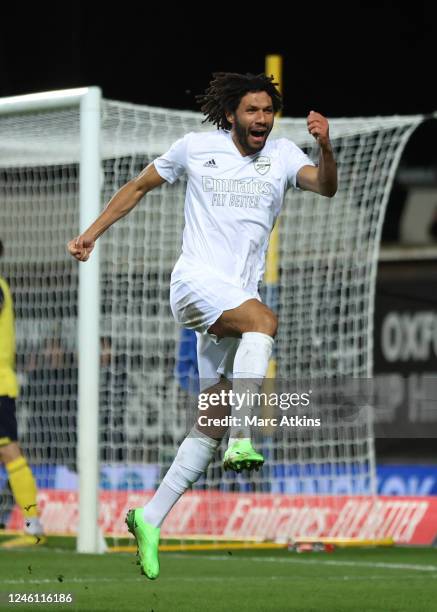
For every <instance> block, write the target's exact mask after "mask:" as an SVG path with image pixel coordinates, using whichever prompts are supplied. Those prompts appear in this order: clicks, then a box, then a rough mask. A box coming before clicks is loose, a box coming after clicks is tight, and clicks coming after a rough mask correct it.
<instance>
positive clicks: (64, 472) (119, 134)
mask: <svg viewBox="0 0 437 612" xmlns="http://www.w3.org/2000/svg"><path fill="white" fill-rule="evenodd" d="M423 119H424V117H423V116H421V115H416V116H409V117H369V118H342V119H332V120H331V121H330V132H331V138H332V143H333V148H334V152H335V155H336V159H337V163H338V170H339V190H338V193H337V195H336V196H335V197H334V198H333V199H332V200H327V199H326V198H321V197H319V196H317V195H315V194H312V193H309V192H303V191H298V190H290V191H289V192H288V193H287V196H286V200H285V204H284V208H283V211H282V213H281V223H280V227H279V241H278V243H279V244H278V266H277V273H278V290H277V302H276V303H277V309H278V314H279V320H280V327H279V332H278V337H277V342H276V347H277V351H276V363H277V368H276V377H277V380H279V381H281V380H282V381H284V380H289V381H298V380H301V381H302V380H308V379H316V380H320V379H321V380H331V379H333V378H335V376H336V375H338V374H339V375H342V376H346V377H350V378H351V379H355V378H358V379H359V378H368V377H371V376H372V349H373V346H372V332H373V303H374V291H375V278H376V268H377V259H378V250H379V242H380V235H381V228H382V221H383V216H384V210H385V207H386V204H387V201H388V196H389V193H390V189H391V184H392V181H393V177H394V173H395V171H396V167H397V164H398V162H399V158H400V155H401V153H402V150H403V148H404V146H405V144H406V142H407V140H408V138H409V136H410V134H411V133H412V131H413V130H414V129H415V128H416V127H417V125H419V123H421V121H423ZM201 122H202V117H201V115H200V114H199V113H194V112H188V111H174V110H168V109H162V108H153V107H148V106H138V105H134V104H128V103H124V102H116V101H110V100H104V99H101V94H100V91H99V89H98V88H84V89H79V90H67V91H65V92H50V93H48V94H33V95H31V96H20V97H17V98H8V99H3V100H0V196H1V198H2V206H1V207H0V235H1V237H2V239H3V242H4V246H5V256H4V258H3V259H2V262H1V273H2V275H4V276H5V277H6V278H7V279H8V280H9V281H10V284H11V288H12V291H13V295H14V299H15V307H16V327H17V358H18V370H19V372H20V376H21V378H22V393H21V396H20V398H19V401H18V403H17V404H18V420H19V431H20V440H21V441H22V444H23V447H24V448H25V450H26V452H27V455H28V456H29V459H30V463H31V464H32V466H34V467H35V470H36V472H37V477H38V478H39V482H40V483H43V484H42V485H41V488H42V489H43V495H44V496H45V498H44V500H45V501H44V503H45V504H46V507H47V515H49V511H50V512H51V514H50V517H51V519H50V520H51V524H50V525H48V528H49V529H51V530H53V531H57V532H59V531H64V532H65V531H68V530H69V529H71V531H72V532H74V533H76V532H77V533H78V550H79V551H81V552H98V551H99V550H101V546H100V542H101V539H100V538H99V531H98V527H97V524H98V516H99V519H100V524H101V527H102V530H103V531H104V532H106V533H109V534H111V535H114V536H117V537H118V536H120V537H121V536H123V534H125V530H124V523H123V518H124V513H125V511H126V508H128V507H129V506H139V505H143V503H144V502H145V500H146V499H147V497H148V496H150V495H151V494H152V491H153V490H154V489H155V488H156V487H157V486H158V484H159V482H160V480H161V479H162V476H163V474H164V473H165V471H166V469H167V468H168V466H169V464H170V462H171V460H172V459H173V457H174V454H175V452H176V449H177V446H178V444H179V443H180V442H181V440H182V439H183V437H184V435H185V434H186V432H187V430H188V429H189V427H188V426H187V425H188V424H187V419H186V414H185V411H186V408H187V406H190V405H191V404H192V398H190V397H189V394H188V392H187V390H186V389H187V386H186V385H185V384H184V383H183V382H182V381H181V376H179V375H176V374H175V372H178V371H179V370H178V362H180V361H181V360H182V361H184V363H185V364H186V365H188V366H189V367H190V368H191V366H192V365H193V364H192V356H191V355H192V352H193V351H192V350H185V349H184V350H181V346H182V344H183V343H184V342H185V340H186V339H185V337H182V336H181V330H180V329H179V328H178V326H177V325H176V324H175V322H174V320H173V317H172V314H171V311H170V306H169V295H168V294H169V281H170V274H171V270H172V267H173V265H174V263H175V261H176V259H177V257H178V254H179V251H180V246H181V238H182V231H183V226H184V211H183V205H184V194H185V187H186V178H183V179H182V180H180V181H177V182H176V183H175V184H174V185H169V184H166V183H164V184H163V185H162V186H161V187H159V188H157V189H155V190H153V192H151V193H149V194H148V195H147V197H146V199H145V202H143V203H141V204H140V205H139V206H138V207H137V208H136V209H135V211H134V212H133V213H132V214H130V215H127V216H126V217H125V218H123V219H122V220H120V221H119V222H118V223H117V224H116V225H114V226H113V227H112V228H111V229H110V230H109V231H108V232H106V233H105V234H104V236H102V238H101V239H99V241H98V244H99V247H98V248H96V249H95V250H94V252H93V255H92V257H91V258H90V260H89V261H88V262H87V263H86V264H80V265H79V264H77V262H75V261H74V260H73V259H72V258H71V257H70V256H69V255H68V254H67V253H66V248H65V245H66V243H67V241H68V240H69V239H71V238H72V237H73V236H75V235H77V234H78V233H79V232H80V231H82V230H83V229H84V228H85V227H86V226H88V225H89V224H90V222H91V221H92V220H93V219H94V218H95V217H96V216H97V215H98V213H99V211H100V210H101V206H102V203H103V202H107V201H108V199H109V198H110V197H111V195H112V194H113V193H114V192H115V191H117V190H118V189H119V188H120V187H121V186H122V185H123V184H124V183H125V182H127V181H128V180H129V179H131V178H132V177H133V176H135V175H136V174H138V173H139V172H140V171H141V170H142V168H144V167H145V166H146V165H147V164H148V163H150V162H151V161H152V160H153V159H154V158H156V157H157V156H158V155H160V154H162V153H163V152H165V151H166V150H167V149H168V148H169V147H170V145H171V144H172V143H173V142H174V141H175V140H177V139H178V138H181V137H182V136H183V135H184V134H186V133H187V132H191V131H203V130H209V129H211V127H210V126H206V125H204V124H202V123H201ZM272 137H287V138H290V139H291V140H293V141H294V142H295V143H296V144H297V145H299V146H300V147H301V148H302V149H303V150H304V151H305V152H306V153H308V154H309V155H310V156H311V157H312V158H313V159H314V161H317V158H318V150H317V145H316V144H315V143H314V139H313V138H312V137H311V136H310V135H309V134H308V132H307V128H306V122H305V119H303V118H300V119H291V118H281V120H280V122H278V125H277V128H275V133H274V134H272ZM264 178H265V177H264ZM190 342H191V340H189V339H188V341H187V345H189V344H190ZM184 346H185V345H184ZM192 348H193V347H192V346H191V349H192ZM190 371H193V368H192V369H191V370H190ZM77 444H78V449H77V451H76V445H77ZM263 450H265V454H266V466H265V468H264V469H263V470H262V471H260V472H258V473H256V474H253V475H252V477H251V478H250V479H248V478H246V476H245V475H241V474H240V475H229V474H224V473H223V470H222V468H221V456H222V452H223V449H222V448H220V449H219V451H218V453H217V456H216V458H215V459H214V461H213V462H212V464H211V465H210V467H209V469H208V472H207V475H206V476H205V478H202V479H201V480H200V481H199V482H198V483H197V484H196V485H195V487H193V491H191V492H189V493H188V494H187V495H186V496H184V498H183V499H182V500H181V501H180V502H179V503H178V504H177V506H176V508H175V510H174V512H175V514H170V515H169V517H168V519H167V521H166V523H165V524H164V528H163V533H164V535H167V536H169V537H170V536H172V537H177V538H182V537H186V536H193V535H200V536H203V537H209V538H212V539H216V540H218V539H220V537H222V536H223V537H227V538H231V539H260V538H267V539H277V538H278V534H279V532H280V531H281V530H282V531H283V532H284V533H283V534H282V535H284V537H291V536H293V537H294V536H302V537H308V536H309V535H310V534H311V533H313V530H314V529H315V527H314V524H313V523H311V524H310V523H309V517H310V516H313V517H314V521H315V524H317V525H318V526H319V527H320V528H321V525H322V524H323V521H322V520H321V518H320V517H325V516H330V517H331V518H332V525H331V527H332V529H331V531H330V532H329V534H327V532H326V530H325V531H322V532H320V534H319V535H320V536H322V535H323V536H326V535H332V536H335V537H350V536H354V534H355V531H354V529H355V527H354V526H355V525H356V520H355V519H356V518H357V517H359V516H366V515H368V516H372V513H371V506H370V505H369V506H362V507H360V508H357V506H356V505H355V504H354V502H350V503H349V502H348V501H347V499H346V498H348V499H349V498H351V499H352V498H359V497H366V498H370V497H372V496H373V495H374V493H375V482H376V478H375V457H374V449H373V430H372V419H371V412H370V410H369V411H367V412H365V413H363V414H362V415H361V419H360V420H359V421H355V422H344V423H341V424H340V425H338V423H337V424H336V423H335V422H332V423H329V427H326V428H325V429H324V431H323V432H322V433H317V432H316V431H310V430H308V429H305V428H304V429H303V430H302V431H291V430H290V431H276V432H272V431H269V433H268V435H266V440H265V444H264V448H263ZM99 460H100V471H99ZM77 472H79V474H80V481H79V486H78V487H77V482H76V473H77ZM0 476H1V474H0ZM61 487H62V488H63V489H62V491H59V492H58V490H59V489H60V488H61ZM77 489H78V491H79V499H80V502H79V521H78V522H77V524H76V516H77V509H76V506H75V503H76V497H75V495H76V490H77ZM99 489H100V496H99ZM53 490H54V493H53ZM44 491H46V492H44ZM57 496H58V497H57ZM59 496H60V497H59ZM58 499H62V500H63V502H62V503H63V509H64V512H63V513H60V512H58V513H57V514H56V512H55V506H56V503H58V502H57V500H58ZM98 499H100V501H101V509H100V513H99V511H98ZM365 503H366V504H367V503H368V502H367V501H366V502H365ZM369 503H370V502H369ZM1 510H2V505H1V503H0V511H1ZM65 517H68V520H67V519H66V518H65ZM284 517H288V518H287V521H285V519H284ZM43 518H44V516H43ZM374 518H375V517H374V516H373V519H374ZM363 520H364V519H363ZM63 521H64V522H63ZM284 521H285V523H284ZM375 524H376V523H375ZM73 525H74V530H73V527H72V526H73ZM284 525H285V526H284ZM76 528H77V529H76ZM366 529H367V531H366V530H364V531H365V532H366V536H367V539H368V538H370V539H372V538H373V532H372V531H371V526H369V525H368V526H367V527H366ZM311 530H312V531H311ZM369 530H370V531H369ZM281 533H282V532H281Z"/></svg>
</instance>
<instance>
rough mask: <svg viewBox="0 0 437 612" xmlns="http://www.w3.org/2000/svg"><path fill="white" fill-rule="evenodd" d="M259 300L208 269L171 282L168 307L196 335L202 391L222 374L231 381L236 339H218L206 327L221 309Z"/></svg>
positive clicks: (228, 308) (215, 319)
mask: <svg viewBox="0 0 437 612" xmlns="http://www.w3.org/2000/svg"><path fill="white" fill-rule="evenodd" d="M251 299H258V300H260V297H259V294H258V293H256V294H253V293H250V292H248V291H246V290H245V289H242V288H241V287H237V286H236V285H233V284H231V283H228V282H226V281H225V280H223V279H220V278H217V277H214V278H211V275H210V274H209V273H207V272H203V271H202V272H200V271H199V272H198V271H196V275H195V276H194V275H192V276H190V278H188V277H182V278H181V277H179V278H178V279H177V280H174V281H172V283H171V285H170V306H171V310H172V312H173V316H174V318H175V320H176V321H177V322H178V323H179V324H180V325H182V326H184V327H186V328H188V329H193V330H194V331H195V332H196V336H197V364H198V369H199V379H200V386H201V391H202V390H203V389H206V388H208V387H210V386H212V385H213V384H215V383H216V382H218V380H219V379H220V376H222V375H223V376H225V378H227V379H228V380H232V371H233V366H234V358H235V353H236V351H237V348H238V345H239V343H240V340H239V338H222V339H220V340H218V339H217V337H216V336H214V335H213V334H208V333H207V332H208V329H209V328H210V327H211V325H213V323H215V322H216V321H217V319H218V318H219V317H220V316H221V314H222V313H223V311H225V310H231V309H232V308H237V307H238V306H240V305H241V304H243V303H244V302H247V300H251Z"/></svg>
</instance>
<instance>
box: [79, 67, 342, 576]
mask: <svg viewBox="0 0 437 612" xmlns="http://www.w3.org/2000/svg"><path fill="white" fill-rule="evenodd" d="M213 77H214V78H213V80H212V81H211V83H210V86H209V88H208V89H207V90H206V92H205V94H204V95H202V96H199V102H200V104H201V109H202V111H203V113H204V114H205V116H206V119H205V121H209V122H211V123H212V124H213V125H215V126H216V128H217V129H216V130H214V131H209V132H201V133H189V134H187V135H186V136H184V137H183V138H181V139H180V140H178V141H177V142H175V143H174V144H173V145H172V147H171V148H170V149H169V151H167V153H165V154H164V155H162V156H161V157H159V158H158V159H156V160H155V161H154V162H153V163H151V164H150V165H149V166H147V168H145V169H144V170H143V171H142V172H141V173H140V174H139V175H138V176H137V177H136V178H134V179H132V180H131V181H129V182H128V183H127V184H126V185H124V186H123V187H122V188H121V189H120V190H119V191H118V192H117V193H116V194H115V195H114V196H113V198H112V199H111V200H110V202H109V203H108V205H107V207H106V208H105V210H104V211H103V213H102V214H101V215H100V216H99V217H98V218H97V220H96V221H95V222H94V223H93V224H92V225H91V226H90V227H89V228H88V229H87V230H86V231H85V232H84V233H83V234H81V235H80V236H78V237H77V238H74V239H73V240H71V241H70V242H69V244H68V249H69V252H70V253H71V255H73V256H74V257H75V258H76V259H77V260H78V261H86V260H87V259H88V257H89V256H90V253H91V251H92V249H93V247H94V243H95V240H96V239H97V238H98V237H99V236H101V234H103V232H104V231H106V230H107V229H108V227H110V226H111V225H112V224H113V223H115V222H116V221H117V220H118V219H120V218H121V217H123V216H124V215H126V214H127V213H128V212H129V211H130V210H132V209H133V208H134V207H135V206H136V204H137V203H138V202H139V201H140V199H141V198H142V197H143V196H144V195H145V194H146V193H147V192H149V191H151V190H152V189H154V188H156V187H158V186H159V185H161V184H162V183H164V182H165V181H167V182H168V183H174V182H175V181H176V180H177V179H178V178H179V177H180V176H182V175H183V174H184V173H185V174H187V176H188V184H187V191H186V198H185V229H184V235H183V246H182V254H181V256H180V258H179V260H178V262H177V263H176V266H175V268H174V269H173V272H172V277H171V286H170V303H171V307H172V311H173V315H174V317H175V319H176V321H177V322H178V323H180V324H181V325H183V326H184V327H186V328H188V329H193V330H195V331H196V335H197V357H198V368H199V378H200V387H201V389H200V390H201V391H202V392H205V393H208V392H209V391H211V389H213V388H214V385H217V384H220V379H221V378H224V379H226V380H228V381H232V390H233V391H234V392H235V393H240V394H242V393H244V392H246V391H249V392H257V391H259V389H260V386H261V384H262V381H263V378H264V377H265V375H266V372H267V366H268V362H269V359H270V356H271V354H272V349H273V343H274V337H275V335H276V330H277V325H278V321H277V317H276V315H275V314H274V313H273V312H272V311H271V310H270V309H269V308H268V307H267V306H265V305H264V304H263V303H262V302H261V300H260V297H259V294H258V287H259V283H260V282H261V281H262V278H263V275H264V266H265V257H266V252H267V247H268V242H269V237H270V232H271V230H272V228H273V226H274V224H275V221H276V218H277V216H278V214H279V212H280V210H281V207H282V203H283V200H284V195H285V192H286V190H287V189H288V188H289V187H291V186H293V187H295V188H300V189H307V190H310V191H313V192H316V193H319V194H321V195H324V196H327V197H332V196H333V195H334V194H335V192H336V189H337V170H336V164H335V160H334V156H333V153H332V148H331V144H330V140H329V126H328V121H327V120H326V118H325V117H323V116H322V115H320V114H319V113H316V112H314V111H311V112H310V113H309V115H308V118H307V124H308V130H309V132H310V133H311V134H312V135H313V136H314V137H315V138H316V140H317V142H318V144H319V148H320V155H319V164H318V166H317V167H316V166H315V165H314V163H313V162H312V161H311V160H310V159H309V158H308V157H307V155H305V153H304V152H303V151H302V150H301V149H299V147H297V146H296V145H295V144H294V143H293V142H291V141H290V140H287V139H285V138H281V139H277V140H268V136H269V134H270V132H271V130H272V128H273V122H274V116H275V113H276V112H277V111H279V110H280V108H281V105H282V100H281V96H280V93H279V91H278V89H277V87H276V84H275V83H273V79H272V78H271V77H267V76H266V75H264V74H260V75H251V74H246V75H241V74H234V73H216V74H214V75H213ZM229 384H230V383H229ZM240 396H242V395H240ZM246 397H248V396H246ZM231 404H232V403H231ZM225 408H226V410H227V406H226V407H225ZM204 414H205V413H204ZM206 414H207V413H206ZM249 414H250V402H247V405H245V406H244V407H243V410H241V411H240V412H238V411H237V410H236V406H235V405H231V416H232V417H236V418H237V420H238V418H240V420H241V424H240V423H238V422H237V420H236V421H235V422H236V426H234V427H231V430H230V437H229V443H228V448H227V450H226V452H225V455H224V463H223V465H224V468H225V469H231V470H235V471H237V472H239V471H241V470H242V469H243V468H244V469H248V470H252V469H258V468H259V467H260V466H261V465H262V464H263V462H264V458H263V456H262V455H261V454H260V453H258V452H257V451H256V450H255V449H254V448H253V446H252V443H251V433H250V428H249V427H248V426H247V425H246V423H245V420H244V418H241V417H242V415H249ZM224 433H225V430H223V431H217V430H215V431H214V433H211V429H208V427H203V426H202V427H201V426H200V425H199V422H198V423H197V425H196V426H195V427H194V428H193V429H192V431H191V432H190V434H189V435H188V436H187V438H185V440H184V441H183V442H182V444H181V446H180V447H179V450H178V453H177V455H176V458H175V460H174V462H173V464H172V465H171V467H170V469H169V470H168V472H167V474H166V475H165V477H164V479H163V481H162V483H161V485H160V487H159V488H158V490H157V491H156V493H155V495H154V497H153V498H152V500H151V501H150V502H149V503H148V504H146V506H145V507H144V509H143V508H137V509H136V510H130V511H129V513H128V516H127V524H128V528H129V531H131V533H133V534H134V536H135V538H136V540H137V544H138V552H139V560H140V564H141V568H142V571H143V572H144V573H145V574H146V576H148V577H149V578H156V577H157V576H158V573H159V563H158V543H159V529H160V526H161V524H162V522H163V520H164V518H165V517H166V516H167V514H168V512H169V511H170V510H171V508H172V507H173V505H174V504H175V503H176V501H177V500H178V499H179V498H180V497H181V495H182V494H183V493H184V492H185V491H186V490H187V489H188V488H189V487H190V486H191V485H192V484H193V483H194V482H196V481H197V480H198V479H199V477H200V476H201V474H203V473H204V472H205V470H206V468H207V466H208V464H209V463H210V461H211V459H212V457H213V455H214V453H215V451H216V449H217V447H218V445H219V443H220V438H221V437H222V436H223V435H224Z"/></svg>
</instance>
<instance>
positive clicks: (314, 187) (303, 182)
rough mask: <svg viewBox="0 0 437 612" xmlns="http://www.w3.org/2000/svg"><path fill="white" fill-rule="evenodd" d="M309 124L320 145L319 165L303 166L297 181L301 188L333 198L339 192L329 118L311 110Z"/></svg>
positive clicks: (311, 132)
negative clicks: (330, 138)
mask: <svg viewBox="0 0 437 612" xmlns="http://www.w3.org/2000/svg"><path fill="white" fill-rule="evenodd" d="M307 126H308V131H309V133H310V134H311V135H312V136H314V138H315V139H316V140H317V142H318V144H319V147H320V156H319V165H318V167H313V166H303V167H302V168H301V169H300V170H299V172H298V175H297V183H298V185H299V187H300V188H301V189H306V190H308V191H314V192H315V193H319V194H320V195H323V196H326V197H328V198H332V196H334V195H335V194H336V192H337V164H336V163H335V159H334V154H333V151H332V146H331V141H330V140H329V123H328V120H327V119H326V117H324V116H323V115H321V114H320V113H316V112H314V111H311V112H310V113H309V115H308V117H307Z"/></svg>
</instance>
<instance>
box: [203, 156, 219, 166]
mask: <svg viewBox="0 0 437 612" xmlns="http://www.w3.org/2000/svg"><path fill="white" fill-rule="evenodd" d="M203 165H204V167H205V168H218V166H217V164H216V163H215V159H214V158H212V159H210V160H208V161H207V162H205V163H204V164H203Z"/></svg>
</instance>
